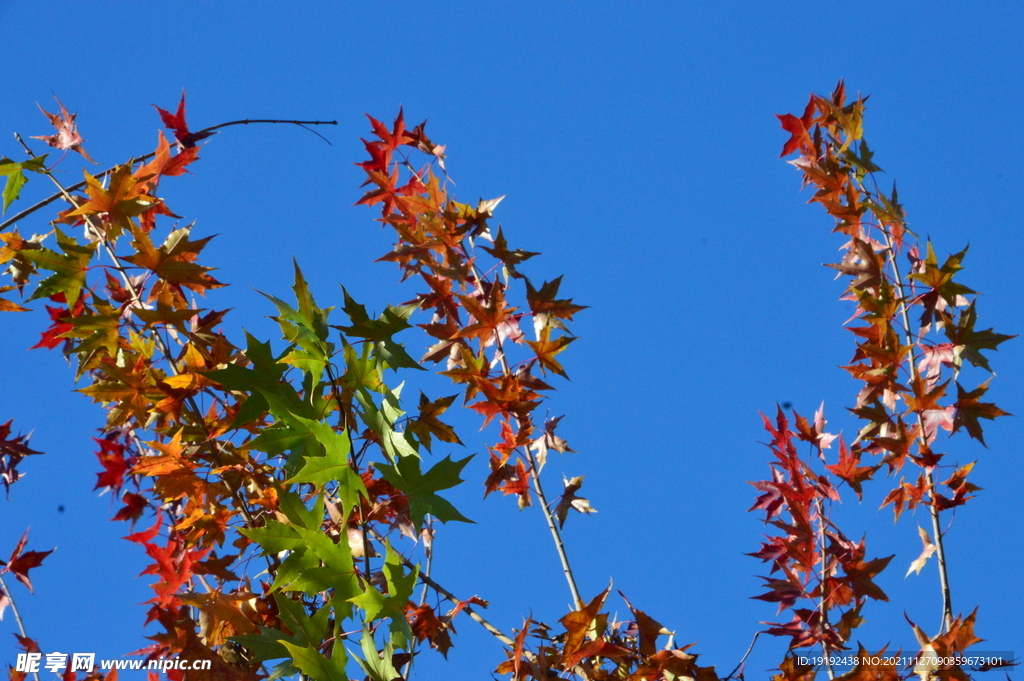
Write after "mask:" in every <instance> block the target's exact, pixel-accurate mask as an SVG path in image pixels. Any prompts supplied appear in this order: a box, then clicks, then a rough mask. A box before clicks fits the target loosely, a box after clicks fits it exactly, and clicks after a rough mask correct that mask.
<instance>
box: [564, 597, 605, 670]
mask: <svg viewBox="0 0 1024 681" xmlns="http://www.w3.org/2000/svg"><path fill="white" fill-rule="evenodd" d="M611 590H612V586H611V584H609V585H608V588H607V589H605V590H604V591H602V592H601V593H599V594H598V595H596V596H594V598H593V599H592V600H591V601H590V603H588V604H587V605H586V606H583V605H582V603H581V604H580V605H579V608H580V609H579V610H574V611H573V612H570V613H569V614H567V615H565V616H564V617H563V618H562V619H560V620H558V621H559V623H561V625H562V626H564V627H565V630H566V634H565V645H564V646H563V648H562V661H563V662H564V661H565V659H566V658H567V657H569V656H570V655H572V654H573V653H575V652H576V651H578V650H579V649H580V648H582V647H583V641H584V639H586V637H587V634H588V633H589V632H590V631H591V625H592V624H593V623H594V620H595V619H597V617H598V613H599V612H600V611H601V608H602V607H604V601H605V599H606V598H607V597H608V593H609V592H610V591H611Z"/></svg>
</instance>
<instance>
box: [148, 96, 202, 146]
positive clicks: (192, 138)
mask: <svg viewBox="0 0 1024 681" xmlns="http://www.w3.org/2000/svg"><path fill="white" fill-rule="evenodd" d="M153 108H154V109H156V110H157V112H158V113H159V114H160V120H161V121H163V123H164V127H166V128H167V129H168V130H173V131H174V139H176V140H178V142H179V143H180V144H181V146H183V147H185V148H186V149H189V148H191V147H194V146H195V145H196V142H198V141H199V140H203V139H206V138H207V137H209V136H210V135H213V134H214V133H212V132H203V131H201V132H190V131H189V129H188V124H187V123H186V122H185V92H184V90H183V91H182V93H181V102H179V103H178V110H177V111H176V112H174V115H171V112H170V111H167V110H165V109H161V108H160V107H158V106H157V105H156V104H154V105H153Z"/></svg>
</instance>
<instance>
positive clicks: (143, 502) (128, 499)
mask: <svg viewBox="0 0 1024 681" xmlns="http://www.w3.org/2000/svg"><path fill="white" fill-rule="evenodd" d="M121 501H123V502H124V506H122V507H121V508H120V509H119V510H118V512H117V513H115V514H114V517H113V518H111V520H131V521H132V523H133V524H134V523H135V521H136V520H138V519H139V518H140V517H142V514H143V512H144V511H145V510H146V508H148V507H149V500H148V499H146V497H144V496H142V495H141V494H135V493H134V492H125V493H124V496H123V497H121Z"/></svg>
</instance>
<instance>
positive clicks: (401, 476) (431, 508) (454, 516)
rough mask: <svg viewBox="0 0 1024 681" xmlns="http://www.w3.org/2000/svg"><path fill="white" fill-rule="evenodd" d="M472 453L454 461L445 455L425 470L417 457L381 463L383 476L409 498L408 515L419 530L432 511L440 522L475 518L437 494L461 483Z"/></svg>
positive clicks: (378, 467)
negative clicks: (389, 463) (469, 517)
mask: <svg viewBox="0 0 1024 681" xmlns="http://www.w3.org/2000/svg"><path fill="white" fill-rule="evenodd" d="M472 458H473V455H470V456H467V457H466V458H465V459H460V460H459V461H453V460H452V458H451V457H450V456H446V457H445V458H444V459H442V460H441V461H438V462H437V463H436V464H434V466H433V467H432V468H431V469H430V470H429V471H427V472H426V473H422V472H421V471H420V460H419V459H418V458H416V457H415V456H403V457H401V458H399V459H398V461H397V463H396V464H395V465H394V466H389V465H386V464H378V465H377V469H378V470H379V471H380V472H381V475H383V476H384V478H385V479H386V480H387V481H388V482H390V483H391V484H392V485H394V486H395V488H397V489H399V490H401V491H402V492H403V493H404V494H405V496H406V498H408V500H409V514H410V516H411V517H412V520H413V522H414V523H415V525H416V529H417V530H419V529H421V528H422V526H423V517H424V515H426V514H427V513H430V514H431V515H433V516H434V517H435V518H437V519H438V520H440V521H441V522H444V523H447V522H450V521H453V520H458V521H460V522H464V523H472V522H473V521H472V520H470V519H468V518H466V516H464V515H462V514H461V513H459V512H458V511H457V510H456V509H455V507H454V506H452V504H451V502H449V501H448V500H446V499H444V498H442V497H440V496H438V495H437V494H436V493H437V492H439V491H441V490H445V489H450V488H452V487H455V486H456V485H458V484H459V483H461V482H462V479H461V478H460V477H459V474H460V473H461V472H462V469H463V468H465V467H466V464H467V463H469V460H470V459H472Z"/></svg>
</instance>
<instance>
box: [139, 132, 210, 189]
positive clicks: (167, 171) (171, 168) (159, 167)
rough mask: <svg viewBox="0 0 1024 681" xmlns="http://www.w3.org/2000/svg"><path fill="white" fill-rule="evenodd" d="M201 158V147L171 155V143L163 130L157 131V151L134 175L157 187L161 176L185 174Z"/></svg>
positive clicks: (190, 148) (141, 180)
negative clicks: (187, 167)
mask: <svg viewBox="0 0 1024 681" xmlns="http://www.w3.org/2000/svg"><path fill="white" fill-rule="evenodd" d="M198 158H199V147H189V148H186V149H182V150H181V151H179V152H178V153H177V154H175V155H174V156H172V155H171V145H170V144H168V143H167V138H166V137H164V133H163V131H162V130H160V131H157V144H156V151H155V152H154V153H153V158H152V160H150V162H149V163H147V164H145V165H141V166H139V167H138V168H136V169H135V172H134V173H133V175H132V176H133V177H134V178H135V179H136V180H139V181H140V182H145V183H146V184H148V185H149V186H150V187H155V186H156V185H157V183H158V182H159V181H160V177H161V176H163V175H167V176H168V177H176V176H178V175H184V174H185V173H186V172H188V171H187V170H185V168H186V166H188V165H189V164H190V163H192V162H193V161H196V160H197V159H198Z"/></svg>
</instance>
